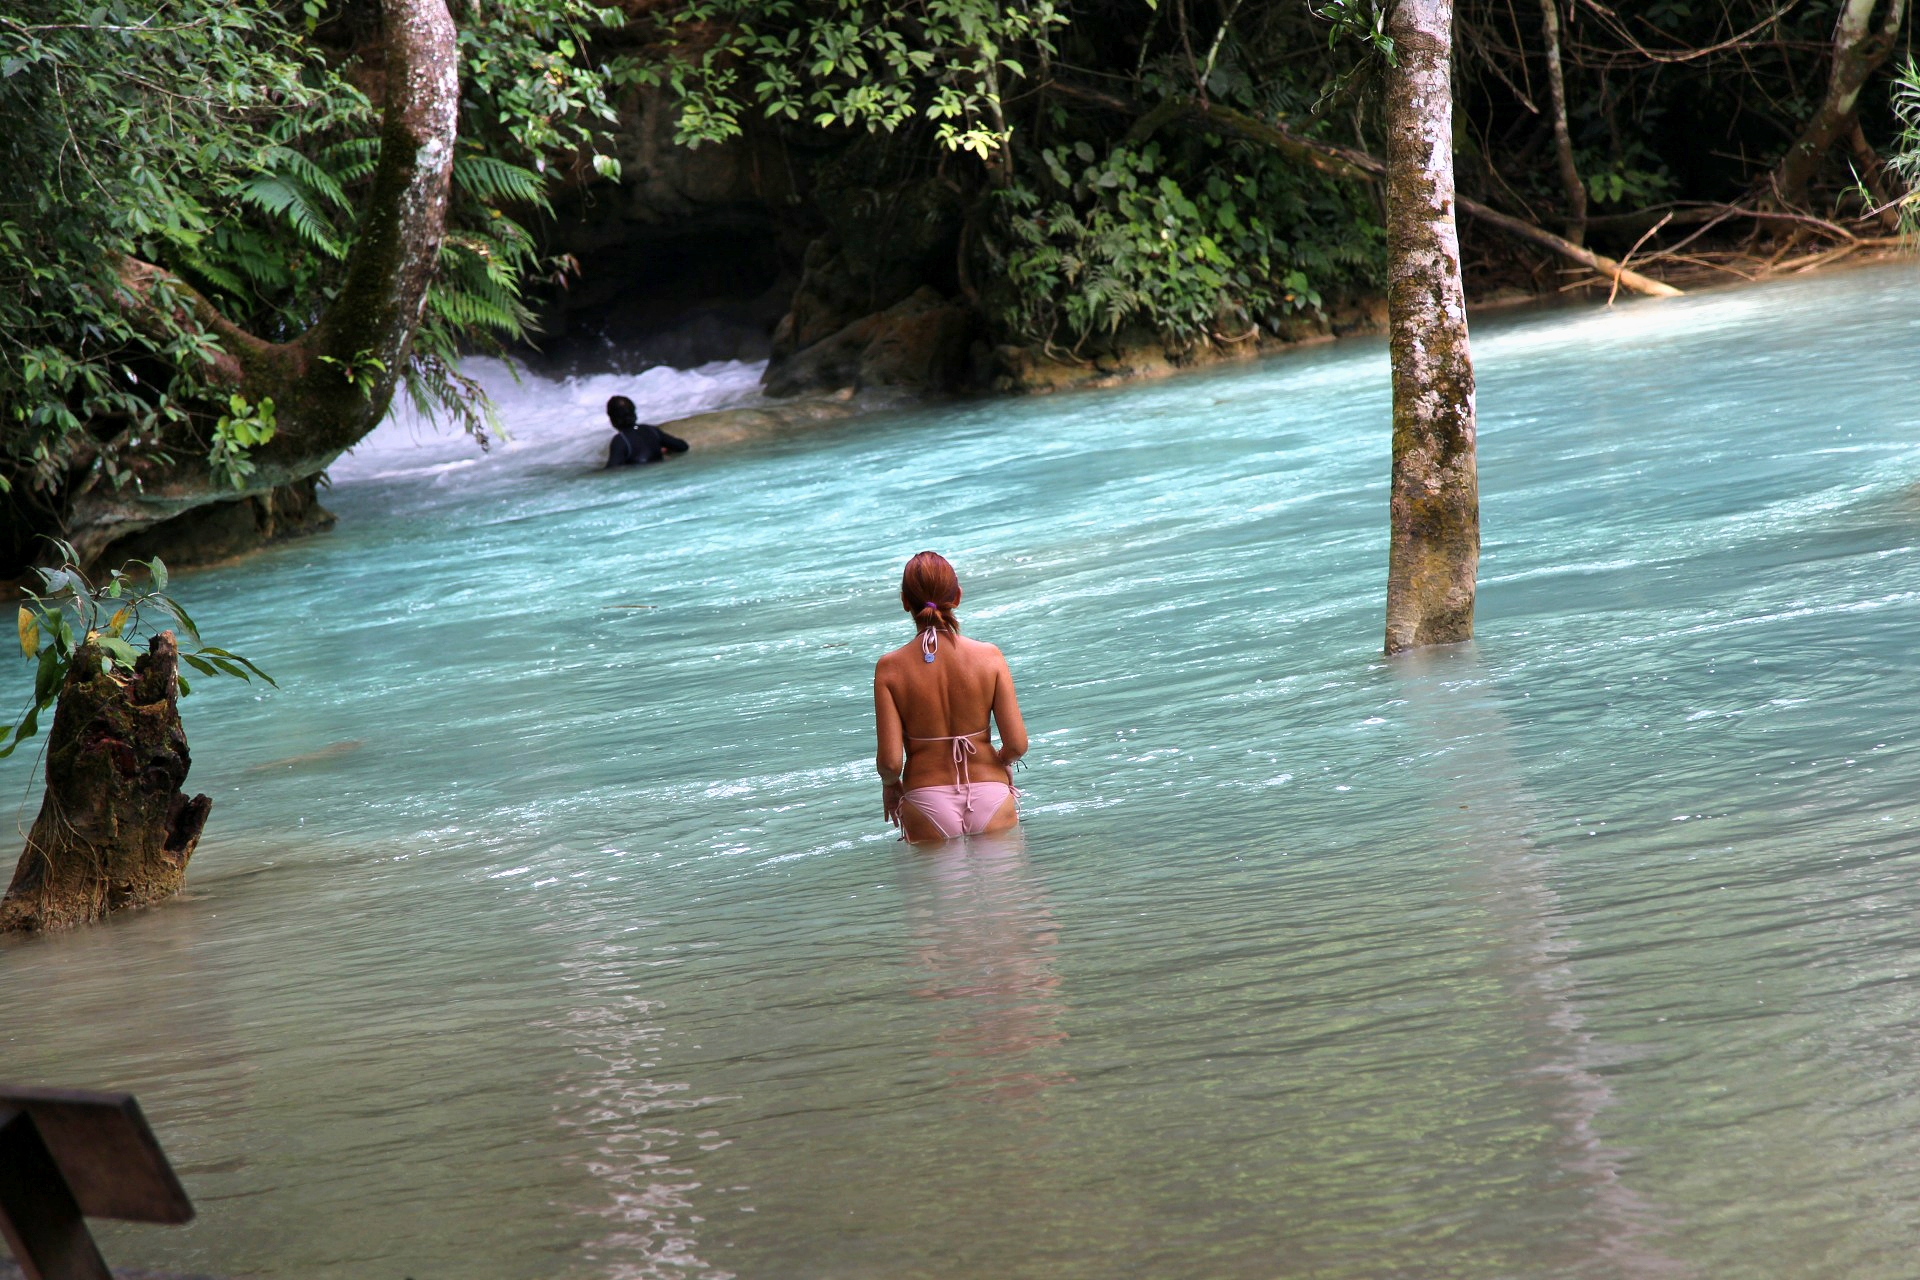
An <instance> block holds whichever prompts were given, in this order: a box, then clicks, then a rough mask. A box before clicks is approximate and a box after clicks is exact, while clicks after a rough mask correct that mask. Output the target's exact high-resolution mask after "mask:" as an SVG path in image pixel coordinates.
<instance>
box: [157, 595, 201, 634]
mask: <svg viewBox="0 0 1920 1280" xmlns="http://www.w3.org/2000/svg"><path fill="white" fill-rule="evenodd" d="M153 598H154V599H155V600H157V601H159V602H160V607H161V608H162V609H165V610H166V611H167V612H168V613H170V614H172V615H173V616H174V618H175V619H176V620H177V621H178V622H179V623H180V626H181V627H182V628H183V629H184V630H185V631H186V633H187V639H189V640H191V641H193V643H195V644H196V645H197V644H199V643H200V628H198V627H196V626H194V625H193V619H192V618H190V617H188V616H187V611H186V610H185V609H182V608H181V607H180V602H179V601H178V600H175V599H174V598H173V597H172V596H163V595H161V594H160V593H159V592H157V591H156V592H154V594H153Z"/></svg>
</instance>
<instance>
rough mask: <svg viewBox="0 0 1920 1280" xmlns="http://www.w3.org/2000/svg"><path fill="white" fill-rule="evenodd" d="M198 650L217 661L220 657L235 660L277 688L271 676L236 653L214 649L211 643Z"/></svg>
mask: <svg viewBox="0 0 1920 1280" xmlns="http://www.w3.org/2000/svg"><path fill="white" fill-rule="evenodd" d="M200 652H201V653H203V654H206V655H208V656H209V657H211V658H212V659H213V660H214V661H215V662H219V661H220V660H222V659H225V660H227V661H230V662H237V663H239V664H240V665H241V666H243V667H245V668H246V669H247V670H249V671H251V672H253V674H255V675H257V676H259V677H260V678H261V679H262V680H265V681H266V682H267V683H268V684H271V685H273V687H274V688H276V689H278V688H279V687H280V686H279V685H278V684H274V680H273V677H272V676H270V675H268V674H267V673H266V672H264V671H262V670H261V669H260V668H259V667H256V666H254V665H253V663H251V662H249V661H247V660H246V659H245V658H243V657H241V656H240V655H239V654H237V653H228V652H227V651H226V650H225V649H216V648H214V647H213V646H212V645H203V646H202V647H201V649H200Z"/></svg>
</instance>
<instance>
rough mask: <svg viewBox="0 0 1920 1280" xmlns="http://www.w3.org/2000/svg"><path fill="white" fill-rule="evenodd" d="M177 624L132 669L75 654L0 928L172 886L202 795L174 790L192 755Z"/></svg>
mask: <svg viewBox="0 0 1920 1280" xmlns="http://www.w3.org/2000/svg"><path fill="white" fill-rule="evenodd" d="M179 668H180V653H179V649H178V648H177V647H176V646H175V644H174V638H173V632H171V631H163V632H161V633H160V634H159V635H157V636H155V637H153V639H152V640H151V641H150V642H149V643H148V645H147V652H146V653H145V654H142V655H141V656H140V658H139V660H138V661H137V662H135V664H134V670H133V674H132V675H131V676H127V675H114V674H109V673H106V672H103V671H102V670H101V654H100V651H99V650H98V649H96V648H95V647H94V646H92V645H82V646H81V647H80V649H79V650H78V651H76V652H75V654H74V659H73V665H72V667H71V668H70V669H69V670H68V672H67V679H66V683H65V684H64V685H63V686H62V687H61V690H60V701H59V704H58V705H57V706H56V707H55V709H54V713H53V729H52V731H51V732H50V733H49V734H48V735H47V771H46V773H47V790H46V798H45V799H44V800H42V801H41V804H40V816H39V818H37V819H36V820H35V821H34V824H33V830H32V832H31V833H29V834H28V836H27V847H26V850H25V851H24V852H23V853H22V854H21V855H20V863H19V865H18V866H17V867H15V868H14V873H13V883H12V885H11V886H9V887H8V889H7V893H6V897H5V898H4V899H0V932H8V931H31V930H41V929H65V928H70V927H72V926H74V925H79V924H87V923H90V922H91V921H94V920H98V919H100V918H101V917H102V916H105V915H106V914H107V913H108V912H109V911H115V910H118V909H119V908H121V907H133V906H140V905H142V904H144V903H148V902H154V901H157V900H159V899H161V898H165V897H167V896H169V895H171V894H174V893H177V892H179V890H180V886H181V884H183V883H184V882H185V880H186V875H187V859H189V858H191V857H192V856H193V851H194V849H195V847H197V846H198V845H199V843H200V831H201V829H202V828H203V827H205V826H206V822H207V811H208V810H209V809H211V808H212V807H213V801H212V800H210V799H208V798H207V797H206V796H194V797H192V798H191V799H189V798H188V797H187V796H186V794H185V793H184V792H183V791H181V789H180V788H181V786H182V784H184V783H185V782H186V780H187V769H188V767H189V766H190V765H191V763H192V759H191V757H190V756H189V755H188V754H187V735H186V731H185V730H184V729H183V728H182V727H181V725H180V707H179V688H180V685H179V678H178V677H179Z"/></svg>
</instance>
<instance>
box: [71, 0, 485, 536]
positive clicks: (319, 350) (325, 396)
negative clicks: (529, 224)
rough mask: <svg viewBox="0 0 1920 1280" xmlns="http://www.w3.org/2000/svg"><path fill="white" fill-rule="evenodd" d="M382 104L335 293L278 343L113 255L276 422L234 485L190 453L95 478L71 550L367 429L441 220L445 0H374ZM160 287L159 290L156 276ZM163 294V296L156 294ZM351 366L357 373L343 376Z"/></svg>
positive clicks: (413, 322)
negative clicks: (194, 325) (137, 472)
mask: <svg viewBox="0 0 1920 1280" xmlns="http://www.w3.org/2000/svg"><path fill="white" fill-rule="evenodd" d="M382 22H383V24H384V27H385V33H384V34H385V51H386V52H385V57H386V73H385V76H384V81H385V85H386V101H385V106H384V112H383V116H382V124H381V131H380V160H379V164H378V167H377V168H376V169H375V170H374V175H373V182H372V188H371V191H370V194H369V195H368V198H367V205H366V208H365V209H364V210H363V211H362V213H361V217H360V226H359V229H358V233H357V234H356V235H355V237H354V242H353V248H352V250H351V251H350V253H349V256H348V259H347V266H346V274H345V278H344V280H343V282H342V285H341V288H340V292H339V293H338V295H336V296H335V298H334V299H333V301H332V302H331V303H330V304H329V305H328V307H327V309H326V311H325V313H324V314H323V315H322V316H321V317H320V319H319V321H318V322H317V323H315V325H314V326H313V327H312V328H311V329H309V330H308V331H307V332H306V333H304V334H302V335H301V336H300V337H299V338H296V339H294V340H293V341H291V342H285V343H272V342H265V341H263V340H261V339H260V338H257V337H255V336H254V335H252V334H250V333H247V332H245V331H244V330H242V329H240V328H239V327H238V326H237V325H235V324H233V323H232V322H231V321H229V320H228V319H227V318H226V317H225V316H223V315H221V314H220V312H219V310H218V309H217V308H216V307H214V306H213V304H212V303H210V302H208V301H207V300H206V299H205V298H203V297H201V296H200V295H199V294H198V293H196V292H194V290H193V289H192V288H190V287H189V286H188V285H186V284H185V283H184V282H182V281H180V280H178V279H175V278H173V277H170V276H168V275H167V273H166V272H164V271H162V270H161V269H160V268H158V267H154V266H151V265H149V264H147V263H143V262H135V261H131V260H129V261H126V262H124V263H123V264H122V266H121V271H120V278H121V283H122V285H123V286H124V287H125V290H126V297H127V304H128V306H129V308H130V309H131V310H132V312H133V314H134V315H135V316H136V317H139V316H141V315H142V314H147V315H151V314H152V313H153V311H154V310H155V309H156V308H157V307H159V306H161V305H177V306H182V307H184V308H185V309H186V310H187V311H188V312H189V313H190V314H191V315H192V317H193V318H194V319H195V320H196V321H197V322H198V323H199V325H200V327H201V328H203V329H204V330H206V331H207V332H208V333H210V334H212V335H213V336H215V337H216V338H218V339H219V340H220V345H221V348H222V351H223V353H224V354H223V355H222V356H221V358H220V359H219V360H217V361H216V363H215V365H214V367H213V370H212V376H213V380H214V381H216V382H218V383H220V384H222V385H224V386H226V387H229V388H231V389H232V390H234V391H237V392H239V393H240V394H241V395H243V396H245V397H246V398H247V399H249V400H251V401H254V402H256V403H257V402H258V401H260V400H261V399H263V398H266V397H269V396H270V397H272V399H273V402H274V406H275V411H276V417H277V429H276V431H275V434H274V437H273V439H271V440H270V441H268V442H267V443H265V444H263V445H259V446H257V447H255V449H254V450H253V451H252V453H251V454H250V455H249V457H250V459H251V460H252V462H253V463H254V468H255V469H254V471H253V472H252V474H250V475H249V476H248V477H247V480H246V486H245V488H243V489H239V490H236V489H235V488H234V487H233V486H232V484H231V483H229V482H227V481H225V480H221V479H219V478H217V477H215V476H214V475H213V474H212V472H211V470H210V469H209V468H208V467H207V466H206V464H205V461H204V460H203V459H200V458H195V457H188V456H182V457H179V458H178V459H177V460H176V461H174V462H173V463H171V464H168V465H165V466H156V467H153V468H150V469H147V470H145V471H142V472H141V479H142V484H141V486H140V487H139V488H137V489H136V488H134V487H133V486H131V485H129V486H127V487H126V488H125V489H122V490H118V491H116V490H114V489H113V488H111V487H110V486H105V485H99V484H94V485H92V486H82V487H81V489H80V490H79V491H78V492H76V493H74V494H73V495H72V496H71V503H70V507H69V512H68V516H67V537H68V541H70V542H72V543H73V545H74V547H75V548H76V549H77V550H78V551H79V552H80V554H81V556H82V558H83V559H85V558H90V557H92V556H94V555H96V554H98V553H99V552H100V551H101V550H102V549H104V548H105V547H106V546H107V544H108V543H110V542H112V541H113V540H114V539H115V538H118V537H122V536H124V535H126V534H129V533H134V532H137V531H139V530H141V529H144V528H147V527H148V526H150V525H153V524H157V523H158V522H160V521H162V520H166V519H169V518H171V517H173V516H176V515H179V514H181V513H182V512H185V511H190V510H192V509H194V508H195V507H199V506H204V505H206V504H207V503H209V502H220V501H232V500H233V499H235V498H237V497H241V496H243V495H249V494H264V493H268V492H270V491H271V490H273V489H275V488H278V487H280V486H282V485H286V484H291V483H296V482H299V481H302V480H305V479H308V478H310V477H312V476H314V475H317V474H318V473H319V472H321V471H322V470H324V469H325V468H326V467H327V465H328V464H329V463H331V462H332V461H333V460H334V459H335V458H337V457H339V456H340V454H341V453H343V452H344V451H345V450H346V449H348V448H349V447H351V446H352V445H353V444H355V443H356V442H358V441H359V440H360V438H361V437H362V436H364V435H366V433H367V432H369V431H371V430H372V429H373V428H374V427H375V426H376V425H378V423H379V421H380V419H381V418H383V417H385V416H386V412H387V405H388V403H389V402H390V401H391V400H392V398H393V392H394V388H395V387H396V386H397V385H398V383H399V380H400V376H401V374H402V373H403V372H404V371H405V369H406V364H407V359H408V354H409V351H410V349H411V345H412V342H413V334H414V330H415V329H417V328H418V327H419V325H420V319H421V316H422V313H423V311H424V309H425V307H426V302H427V286H428V285H429V284H431V283H432V280H433V274H434V270H435V266H436V264H437V263H438V260H439V256H440V241H441V237H442V235H443V234H444V232H445V229H446V216H447V199H448V194H449V191H450V189H451V184H452V177H453V149H454V141H455V137H456V129H457V126H458V122H459V109H460V77H459V46H458V38H457V33H456V32H455V30H454V25H453V19H452V17H451V16H450V15H449V14H448V12H447V5H446V0H385V3H384V6H383V16H382ZM162 285H164V290H162V289H161V286H162ZM163 298H170V299H171V300H172V301H171V302H170V303H164V302H163ZM356 375H357V380H356Z"/></svg>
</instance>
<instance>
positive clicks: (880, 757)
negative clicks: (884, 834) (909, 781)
mask: <svg viewBox="0 0 1920 1280" xmlns="http://www.w3.org/2000/svg"><path fill="white" fill-rule="evenodd" d="M873 726H874V737H875V738H876V739H877V745H876V747H875V749H874V753H873V767H874V771H875V772H876V773H878V774H879V775H880V808H881V810H882V811H883V812H884V813H885V814H886V815H887V821H888V822H891V823H893V824H894V825H895V826H898V825H900V790H901V775H902V774H903V773H904V772H905V771H906V767H907V750H906V748H907V739H906V730H904V729H902V728H901V727H900V709H899V708H898V707H896V706H894V705H893V691H892V690H891V689H889V688H887V686H886V684H885V683H884V682H883V681H882V680H881V679H880V668H879V667H878V666H876V667H874V669H873Z"/></svg>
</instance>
